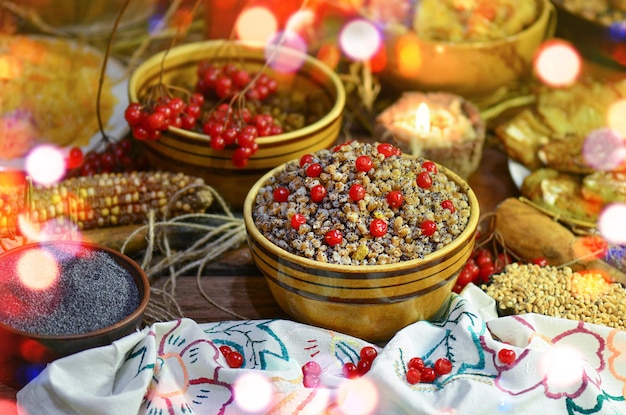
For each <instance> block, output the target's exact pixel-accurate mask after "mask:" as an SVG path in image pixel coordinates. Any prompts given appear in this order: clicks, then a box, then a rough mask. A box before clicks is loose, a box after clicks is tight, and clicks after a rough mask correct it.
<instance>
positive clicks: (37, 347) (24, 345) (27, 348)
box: [19, 339, 50, 363]
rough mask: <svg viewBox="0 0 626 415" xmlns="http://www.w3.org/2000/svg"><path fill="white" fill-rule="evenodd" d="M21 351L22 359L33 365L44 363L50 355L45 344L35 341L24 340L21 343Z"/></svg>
mask: <svg viewBox="0 0 626 415" xmlns="http://www.w3.org/2000/svg"><path fill="white" fill-rule="evenodd" d="M19 350H20V356H21V357H22V359H24V360H26V361H27V362H31V363H39V362H44V361H46V360H47V358H48V357H49V354H50V352H49V351H48V349H46V347H45V346H44V345H43V344H41V343H39V342H38V341H37V340H34V339H24V340H23V341H22V342H21V343H20V346H19Z"/></svg>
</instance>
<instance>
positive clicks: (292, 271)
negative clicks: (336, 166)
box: [243, 165, 480, 342]
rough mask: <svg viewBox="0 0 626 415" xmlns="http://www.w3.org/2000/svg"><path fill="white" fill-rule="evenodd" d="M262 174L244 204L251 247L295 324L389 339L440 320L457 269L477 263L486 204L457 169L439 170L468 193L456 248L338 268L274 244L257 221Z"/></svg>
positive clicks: (253, 254) (445, 248)
mask: <svg viewBox="0 0 626 415" xmlns="http://www.w3.org/2000/svg"><path fill="white" fill-rule="evenodd" d="M282 168H283V166H279V167H277V168H275V169H273V170H272V171H270V172H269V173H267V174H266V175H265V176H263V177H262V178H261V179H259V181H258V182H257V183H256V184H255V185H254V186H253V187H252V189H251V190H250V192H249V194H248V196H247V198H246V200H245V203H244V207H243V217H244V221H245V225H246V231H247V238H248V245H249V247H250V251H251V253H252V258H253V260H254V262H255V264H256V266H257V267H258V268H259V269H260V270H261V271H262V272H263V274H264V276H265V279H266V281H267V283H268V285H269V287H270V290H271V292H272V294H273V296H274V298H275V299H276V301H277V302H278V304H279V306H280V307H281V308H282V309H283V310H284V311H285V312H286V313H287V314H289V315H290V316H292V317H293V318H295V319H296V320H298V321H300V322H303V323H306V324H311V325H314V326H319V327H325V328H328V329H331V330H336V331H338V332H342V333H346V334H350V335H353V336H356V337H358V338H362V339H365V340H368V341H372V342H379V341H386V340H389V339H390V338H391V337H392V336H393V335H394V334H396V333H397V332H398V330H400V329H402V328H403V327H406V326H407V325H409V324H411V323H414V322H416V321H418V320H427V319H430V318H432V317H434V316H435V315H436V313H437V311H438V310H439V309H440V308H441V306H442V304H443V303H444V301H445V300H446V298H447V297H448V296H449V295H450V293H451V291H452V288H453V287H454V284H455V282H456V279H457V275H458V272H459V271H460V270H461V269H462V267H463V265H464V264H465V262H466V261H467V260H468V259H469V258H470V256H471V254H472V250H473V248H474V239H475V233H476V228H477V225H478V217H479V215H480V213H479V205H478V200H477V198H476V195H475V194H474V192H473V191H472V189H471V188H470V187H469V186H468V184H467V183H466V182H465V181H464V180H463V179H461V178H460V177H459V176H458V175H457V174H455V173H453V172H452V171H451V170H449V169H447V168H445V167H443V166H441V165H438V168H439V171H441V172H444V173H445V174H446V175H447V176H448V178H450V179H451V180H453V181H454V182H456V183H457V184H458V185H459V186H460V188H461V189H462V190H463V191H464V192H465V193H467V195H468V196H469V204H470V209H471V216H470V220H469V222H468V224H467V227H466V229H465V230H464V231H463V232H462V233H461V234H460V235H459V236H458V237H457V238H456V239H455V240H454V241H452V242H451V243H450V244H449V245H447V246H445V247H444V248H442V249H440V250H438V251H436V252H433V253H431V254H428V255H426V256H425V257H424V258H423V259H414V260H410V261H405V262H401V263H396V264H388V265H362V266H361V265H359V266H351V265H339V264H329V263H323V262H318V261H315V260H312V259H308V258H303V257H301V256H298V255H295V254H292V253H289V252H287V251H285V250H283V249H281V248H279V247H278V246H277V245H275V244H274V243H272V242H271V241H270V240H268V239H267V238H266V237H265V236H264V235H263V234H262V233H261V232H260V231H259V230H258V228H257V227H256V226H255V224H254V220H253V218H252V211H253V208H254V204H255V200H256V196H257V194H258V192H259V188H260V187H261V186H263V185H264V183H265V182H266V180H267V179H268V178H270V177H271V176H272V175H274V174H275V173H276V172H278V171H279V170H280V169H282Z"/></svg>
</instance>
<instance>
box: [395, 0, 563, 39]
mask: <svg viewBox="0 0 626 415" xmlns="http://www.w3.org/2000/svg"><path fill="white" fill-rule="evenodd" d="M534 1H536V3H537V4H538V5H541V12H540V13H539V14H538V15H537V16H535V19H534V20H533V22H532V23H531V24H529V25H528V26H527V27H525V28H524V29H522V30H520V31H519V32H517V33H513V34H510V35H508V36H506V37H503V38H499V39H491V40H479V41H475V42H472V41H450V40H430V39H424V38H421V37H419V36H418V35H417V32H415V30H413V29H412V28H410V29H407V31H406V32H402V33H399V34H390V35H391V37H392V38H396V37H399V36H401V35H403V34H407V33H412V34H414V35H415V37H416V39H418V41H419V42H420V43H421V44H422V45H424V46H430V47H434V48H436V47H444V48H451V49H456V50H470V49H485V48H490V47H495V46H500V45H503V44H508V43H511V42H515V41H517V40H518V39H519V38H522V37H524V36H526V35H527V34H528V33H529V32H531V31H534V30H537V28H538V27H540V26H541V25H543V20H544V19H545V22H546V23H545V24H546V30H547V29H548V28H549V27H550V15H551V14H552V15H554V17H553V18H555V17H556V8H555V6H554V5H553V4H552V2H551V1H550V0H534Z"/></svg>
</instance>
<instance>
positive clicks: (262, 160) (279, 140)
mask: <svg viewBox="0 0 626 415" xmlns="http://www.w3.org/2000/svg"><path fill="white" fill-rule="evenodd" d="M281 53H285V54H286V55H288V56H293V57H294V58H296V59H302V60H303V62H304V63H303V65H302V66H301V67H300V69H299V70H298V71H297V73H295V74H281V73H280V72H277V71H274V70H272V69H271V68H270V67H268V68H266V73H267V74H268V75H269V76H272V77H274V78H276V79H277V81H278V83H279V90H295V91H299V92H300V93H302V94H308V93H321V94H322V98H323V99H325V100H327V101H328V103H329V108H330V109H329V111H328V113H327V114H326V115H325V116H324V117H322V118H321V119H319V120H318V121H317V122H315V123H313V124H310V125H307V126H305V127H303V128H301V129H298V130H294V131H291V132H287V133H284V134H279V135H275V136H270V137H260V138H258V139H257V143H258V144H259V150H258V151H257V152H256V153H255V154H254V155H253V156H252V157H251V158H250V160H249V162H248V165H247V166H246V167H245V168H237V167H235V166H233V164H232V163H231V156H232V150H222V151H215V150H213V149H211V147H210V145H209V142H210V138H209V136H207V135H205V134H200V133H196V132H191V131H187V130H183V129H180V128H173V127H170V128H169V130H168V131H167V132H165V133H164V134H163V135H162V137H161V138H160V139H159V140H156V141H146V142H145V145H146V150H147V156H148V158H149V160H150V161H151V163H152V164H153V165H154V166H156V167H159V168H163V169H167V170H176V171H182V172H184V173H187V174H191V175H196V176H199V177H202V178H203V179H204V180H205V181H206V182H207V184H209V185H211V186H213V187H214V188H216V190H217V191H218V192H219V193H220V194H221V195H222V196H223V197H224V199H225V200H226V201H227V202H229V203H230V204H231V206H232V207H234V208H241V206H242V205H243V201H244V199H245V196H246V194H247V193H248V190H250V187H251V186H252V185H253V184H254V182H255V181H256V180H257V179H258V178H259V177H261V176H262V175H263V174H264V173H266V172H267V171H268V170H270V169H272V168H274V167H276V166H278V165H280V164H282V163H284V162H286V161H289V160H291V159H294V158H297V157H299V156H301V155H302V154H305V153H308V152H313V151H316V150H320V149H322V148H328V147H330V146H331V145H332V144H333V143H334V142H335V140H336V138H337V136H338V134H339V131H340V128H341V120H342V118H343V109H344V105H345V100H346V92H345V89H344V87H343V83H342V82H341V80H340V79H339V77H338V76H337V74H335V73H334V72H333V71H332V70H331V69H330V68H328V67H327V66H326V65H325V64H323V63H322V62H321V61H319V60H317V59H315V58H313V57H311V56H309V55H304V54H302V53H300V52H296V51H294V50H291V49H285V50H283V51H282V52H281ZM206 59H210V60H211V61H212V62H214V63H216V64H218V65H219V64H220V63H226V62H236V63H238V64H241V65H242V67H243V68H245V69H248V70H255V71H258V70H261V68H263V66H264V65H265V63H266V59H265V55H264V51H263V49H262V48H260V47H258V45H250V44H244V43H239V42H237V43H235V42H232V41H231V42H228V44H226V41H224V40H209V41H202V42H196V43H190V44H186V45H182V46H178V47H175V48H173V49H171V50H170V51H169V52H167V56H166V58H165V60H164V61H163V52H162V53H159V54H157V55H154V56H152V57H151V58H149V59H147V60H146V61H145V62H144V63H142V64H141V65H140V66H138V67H137V68H136V69H135V71H134V72H133V74H132V75H131V77H130V80H129V84H128V88H129V96H130V101H131V102H137V101H138V97H139V96H141V95H142V94H143V92H144V91H145V90H146V89H147V88H148V87H149V86H150V85H153V84H154V83H156V82H157V81H158V80H159V76H161V65H163V73H162V81H163V82H164V83H165V84H173V85H181V84H182V85H186V86H187V87H193V85H195V83H196V79H197V75H196V68H197V65H198V63H199V62H200V61H202V60H206Z"/></svg>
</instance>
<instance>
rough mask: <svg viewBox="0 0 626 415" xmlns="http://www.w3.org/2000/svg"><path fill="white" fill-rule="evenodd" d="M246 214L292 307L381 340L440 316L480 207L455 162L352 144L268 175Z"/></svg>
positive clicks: (302, 315)
mask: <svg viewBox="0 0 626 415" xmlns="http://www.w3.org/2000/svg"><path fill="white" fill-rule="evenodd" d="M243 215H244V222H245V225H246V230H247V240H248V245H249V247H250V251H251V254H252V258H253V260H254V262H255V264H256V266H257V267H258V268H259V269H260V270H261V271H262V272H263V274H264V276H265V279H266V281H267V283H268V285H269V287H270V290H271V292H272V294H273V295H274V297H275V299H276V301H277V303H278V304H279V306H280V307H281V308H282V309H283V310H284V311H285V312H286V313H288V314H289V315H291V316H292V317H294V318H295V319H296V320H298V321H301V322H304V323H307V324H312V325H316V326H320V327H325V328H328V329H331V330H336V331H339V332H342V333H346V334H350V335H353V336H356V337H359V338H363V339H366V340H369V341H374V342H376V341H386V340H388V339H390V338H391V337H392V336H393V335H394V334H395V333H396V332H397V331H398V330H400V329H402V328H403V327H405V326H407V325H409V324H411V323H414V322H416V321H419V320H428V319H431V318H434V317H435V316H436V314H437V312H438V311H439V310H440V309H441V307H442V305H443V304H444V302H445V301H446V299H447V298H448V296H449V295H450V293H451V291H452V288H453V286H454V284H455V281H456V279H457V276H458V273H459V271H460V270H461V268H462V267H463V265H464V264H465V262H466V261H467V260H468V259H469V257H470V256H471V253H472V250H473V247H474V240H475V234H476V229H477V226H478V219H479V215H480V213H479V205H478V200H477V198H476V195H475V194H474V192H473V191H472V189H471V188H470V187H469V185H468V184H467V183H466V182H465V181H464V180H463V179H462V178H461V177H459V176H458V175H457V174H455V173H454V172H452V171H451V170H449V169H447V168H445V167H443V166H441V165H439V164H437V163H434V162H432V161H430V160H425V159H423V158H417V157H413V156H409V155H404V154H402V152H401V151H400V150H399V149H398V148H397V147H394V146H393V145H391V144H389V143H360V142H357V141H353V142H350V143H346V144H341V145H338V146H336V147H335V148H332V149H327V150H320V151H317V152H314V153H310V154H305V155H303V156H302V157H301V158H300V159H298V160H293V161H290V162H288V163H285V164H283V165H282V166H279V167H277V168H275V169H273V170H272V171H270V172H269V173H267V174H266V175H264V176H263V177H262V178H261V179H259V181H258V182H257V183H256V184H255V185H254V186H253V187H252V189H251V190H250V192H249V194H248V196H247V198H246V200H245V203H244V209H243Z"/></svg>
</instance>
